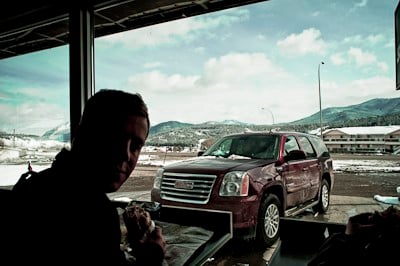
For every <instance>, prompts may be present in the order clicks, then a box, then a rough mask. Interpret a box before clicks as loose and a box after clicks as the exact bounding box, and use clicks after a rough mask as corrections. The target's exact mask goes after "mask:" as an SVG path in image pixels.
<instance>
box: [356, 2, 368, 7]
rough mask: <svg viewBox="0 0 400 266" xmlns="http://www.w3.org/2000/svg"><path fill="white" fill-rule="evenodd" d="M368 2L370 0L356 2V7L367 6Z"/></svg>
mask: <svg viewBox="0 0 400 266" xmlns="http://www.w3.org/2000/svg"><path fill="white" fill-rule="evenodd" d="M367 3H368V0H361V2H359V3H355V4H354V7H365V6H366V5H367Z"/></svg>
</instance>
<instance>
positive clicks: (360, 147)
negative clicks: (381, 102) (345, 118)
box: [322, 125, 400, 153]
mask: <svg viewBox="0 0 400 266" xmlns="http://www.w3.org/2000/svg"><path fill="white" fill-rule="evenodd" d="M322 135H323V140H324V143H325V144H326V146H327V147H328V149H329V151H330V152H336V153H393V152H399V151H400V126H399V125H395V126H374V127H342V128H331V129H327V130H324V131H323V134H322Z"/></svg>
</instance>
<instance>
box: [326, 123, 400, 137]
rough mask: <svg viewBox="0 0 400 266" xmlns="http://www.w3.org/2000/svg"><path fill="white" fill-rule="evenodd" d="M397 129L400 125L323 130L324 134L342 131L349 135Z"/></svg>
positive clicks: (382, 133) (372, 133)
mask: <svg viewBox="0 0 400 266" xmlns="http://www.w3.org/2000/svg"><path fill="white" fill-rule="evenodd" d="M397 130H400V125H393V126H373V127H340V128H330V129H327V130H325V131H324V132H323V134H324V135H326V134H328V133H329V132H331V131H340V132H343V133H344V134H347V135H388V134H390V133H392V132H395V131H397Z"/></svg>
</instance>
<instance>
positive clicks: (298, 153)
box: [284, 150, 307, 162]
mask: <svg viewBox="0 0 400 266" xmlns="http://www.w3.org/2000/svg"><path fill="white" fill-rule="evenodd" d="M306 158H307V156H306V154H305V152H304V151H302V150H293V151H290V152H289V153H288V155H286V156H285V157H284V159H285V162H288V161H294V160H305V159H306Z"/></svg>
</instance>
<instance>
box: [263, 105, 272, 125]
mask: <svg viewBox="0 0 400 266" xmlns="http://www.w3.org/2000/svg"><path fill="white" fill-rule="evenodd" d="M261 110H267V111H268V112H269V113H270V114H271V117H272V125H274V124H275V119H274V114H273V113H272V112H271V110H269V109H268V108H265V107H262V108H261Z"/></svg>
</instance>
